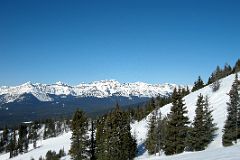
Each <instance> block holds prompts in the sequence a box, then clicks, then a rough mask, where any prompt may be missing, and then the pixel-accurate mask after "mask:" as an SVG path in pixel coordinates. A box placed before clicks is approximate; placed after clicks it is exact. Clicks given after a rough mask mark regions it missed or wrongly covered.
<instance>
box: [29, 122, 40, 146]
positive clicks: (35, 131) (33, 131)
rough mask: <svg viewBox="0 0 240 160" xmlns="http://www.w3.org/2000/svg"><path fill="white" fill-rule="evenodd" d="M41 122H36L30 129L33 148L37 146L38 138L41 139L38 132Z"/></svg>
mask: <svg viewBox="0 0 240 160" xmlns="http://www.w3.org/2000/svg"><path fill="white" fill-rule="evenodd" d="M38 129H39V124H38V123H36V122H34V123H33V124H32V125H31V126H30V129H29V136H28V137H29V140H30V141H31V142H32V143H33V148H34V149H35V148H36V147H37V140H38V139H39V134H38Z"/></svg>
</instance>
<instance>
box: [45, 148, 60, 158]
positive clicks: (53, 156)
mask: <svg viewBox="0 0 240 160" xmlns="http://www.w3.org/2000/svg"><path fill="white" fill-rule="evenodd" d="M59 159H60V158H59V156H58V155H57V153H56V152H55V151H51V150H50V151H48V152H47V153H46V160H59Z"/></svg>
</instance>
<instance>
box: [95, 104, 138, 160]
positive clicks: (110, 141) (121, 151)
mask: <svg viewBox="0 0 240 160" xmlns="http://www.w3.org/2000/svg"><path fill="white" fill-rule="evenodd" d="M96 143H97V145H96V146H97V147H96V156H97V159H100V160H112V159H114V160H123V159H133V158H134V157H135V154H136V147H137V146H136V140H135V139H134V137H133V136H132V135H131V128H130V117H129V114H127V113H126V112H123V111H122V110H121V109H120V107H119V105H118V104H117V106H116V108H115V109H114V110H113V111H112V112H110V113H109V114H107V115H105V116H104V117H103V118H101V119H99V120H98V123H97V131H96Z"/></svg>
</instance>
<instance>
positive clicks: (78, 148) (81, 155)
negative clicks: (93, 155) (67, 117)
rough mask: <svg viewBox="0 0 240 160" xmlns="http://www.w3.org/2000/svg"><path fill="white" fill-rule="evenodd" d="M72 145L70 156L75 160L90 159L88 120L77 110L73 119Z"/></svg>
mask: <svg viewBox="0 0 240 160" xmlns="http://www.w3.org/2000/svg"><path fill="white" fill-rule="evenodd" d="M71 130H72V137H71V140H72V143H71V148H70V150H69V154H70V155H71V157H72V159H74V160H83V159H87V157H88V151H87V147H88V138H87V130H88V119H87V117H86V116H85V113H84V112H83V111H80V110H77V111H76V112H75V113H74V116H73V118H72V125H71Z"/></svg>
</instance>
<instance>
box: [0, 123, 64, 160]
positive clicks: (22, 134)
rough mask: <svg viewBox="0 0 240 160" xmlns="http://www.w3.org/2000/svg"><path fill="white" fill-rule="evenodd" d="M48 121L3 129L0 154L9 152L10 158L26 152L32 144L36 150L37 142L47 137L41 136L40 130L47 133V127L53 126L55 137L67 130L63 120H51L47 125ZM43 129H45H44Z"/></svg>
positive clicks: (0, 139)
mask: <svg viewBox="0 0 240 160" xmlns="http://www.w3.org/2000/svg"><path fill="white" fill-rule="evenodd" d="M49 121H50V120H49V119H48V120H45V121H34V122H30V123H22V124H20V125H19V126H18V127H17V126H16V127H15V128H8V127H5V128H4V129H3V132H2V134H0V153H4V152H10V158H12V157H15V156H17V155H18V154H23V153H26V152H28V148H29V144H32V145H33V148H34V149H35V148H37V141H38V140H39V139H42V138H44V139H46V138H47V136H46V135H48V134H46V133H47V132H44V133H43V134H42V132H40V129H43V130H44V131H47V128H48V127H49V126H54V127H52V128H54V130H55V131H54V133H56V136H57V135H59V134H61V133H63V132H64V131H68V130H69V129H68V128H69V124H68V121H67V120H65V119H62V120H59V121H54V120H51V122H52V123H51V125H49ZM45 127H47V128H46V129H45ZM48 133H51V132H48ZM44 136H45V137H44ZM49 137H50V136H49Z"/></svg>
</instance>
